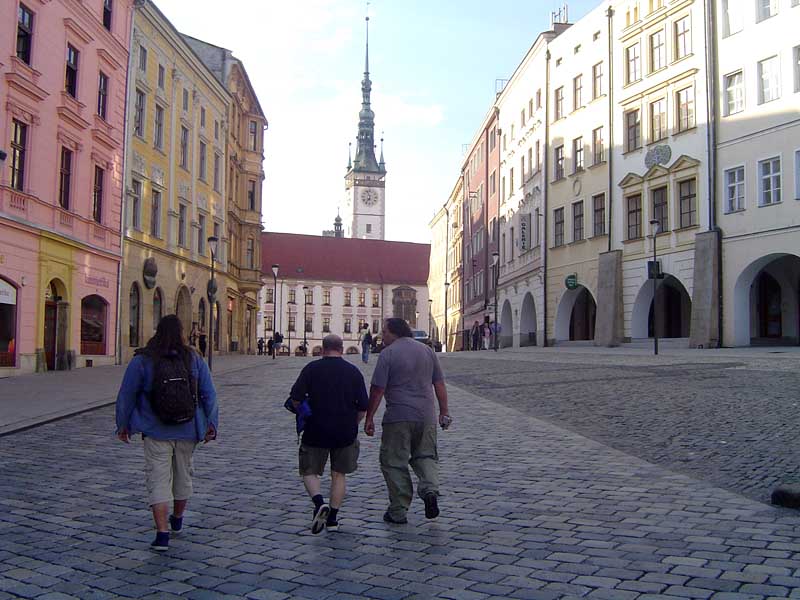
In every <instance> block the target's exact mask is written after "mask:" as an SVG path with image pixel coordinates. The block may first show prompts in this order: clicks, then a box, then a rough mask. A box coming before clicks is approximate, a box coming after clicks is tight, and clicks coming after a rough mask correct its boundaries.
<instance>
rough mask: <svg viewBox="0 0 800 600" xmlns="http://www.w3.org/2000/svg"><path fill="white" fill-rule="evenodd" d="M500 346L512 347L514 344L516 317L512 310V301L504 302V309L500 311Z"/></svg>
mask: <svg viewBox="0 0 800 600" xmlns="http://www.w3.org/2000/svg"><path fill="white" fill-rule="evenodd" d="M499 342H500V347H501V348H510V347H511V346H513V345H514V317H513V316H512V312H511V302H509V301H508V300H506V301H505V302H503V310H502V312H501V313H500V340H499Z"/></svg>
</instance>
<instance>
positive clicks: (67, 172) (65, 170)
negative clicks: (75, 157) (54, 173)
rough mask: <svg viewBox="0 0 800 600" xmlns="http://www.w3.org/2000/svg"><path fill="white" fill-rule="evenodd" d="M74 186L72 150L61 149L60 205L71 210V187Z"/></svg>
mask: <svg viewBox="0 0 800 600" xmlns="http://www.w3.org/2000/svg"><path fill="white" fill-rule="evenodd" d="M71 185H72V150H69V149H67V148H64V147H62V148H61V168H60V176H59V185H58V203H59V204H60V205H61V208H63V209H64V210H69V200H70V196H69V194H70V187H71Z"/></svg>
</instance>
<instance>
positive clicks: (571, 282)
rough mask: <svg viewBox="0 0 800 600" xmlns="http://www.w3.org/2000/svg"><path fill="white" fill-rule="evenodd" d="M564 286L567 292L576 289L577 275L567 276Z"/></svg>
mask: <svg viewBox="0 0 800 600" xmlns="http://www.w3.org/2000/svg"><path fill="white" fill-rule="evenodd" d="M564 286H565V287H566V288H567V289H568V290H574V289H577V288H578V274H577V273H573V274H572V275H567V278H566V279H565V280H564Z"/></svg>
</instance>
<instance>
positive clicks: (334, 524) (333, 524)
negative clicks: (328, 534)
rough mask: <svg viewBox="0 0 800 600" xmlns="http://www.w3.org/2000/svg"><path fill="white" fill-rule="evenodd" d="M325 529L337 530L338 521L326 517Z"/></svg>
mask: <svg viewBox="0 0 800 600" xmlns="http://www.w3.org/2000/svg"><path fill="white" fill-rule="evenodd" d="M325 529H327V530H328V531H339V521H331V520H330V519H328V520H327V521H325Z"/></svg>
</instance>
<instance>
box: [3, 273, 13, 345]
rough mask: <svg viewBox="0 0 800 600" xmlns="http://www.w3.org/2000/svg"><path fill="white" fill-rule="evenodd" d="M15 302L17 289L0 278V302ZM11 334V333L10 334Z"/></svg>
mask: <svg viewBox="0 0 800 600" xmlns="http://www.w3.org/2000/svg"><path fill="white" fill-rule="evenodd" d="M16 303H17V289H16V288H15V287H14V286H13V285H11V284H10V283H8V282H7V281H3V280H2V279H0V304H16ZM12 335H13V334H12Z"/></svg>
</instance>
